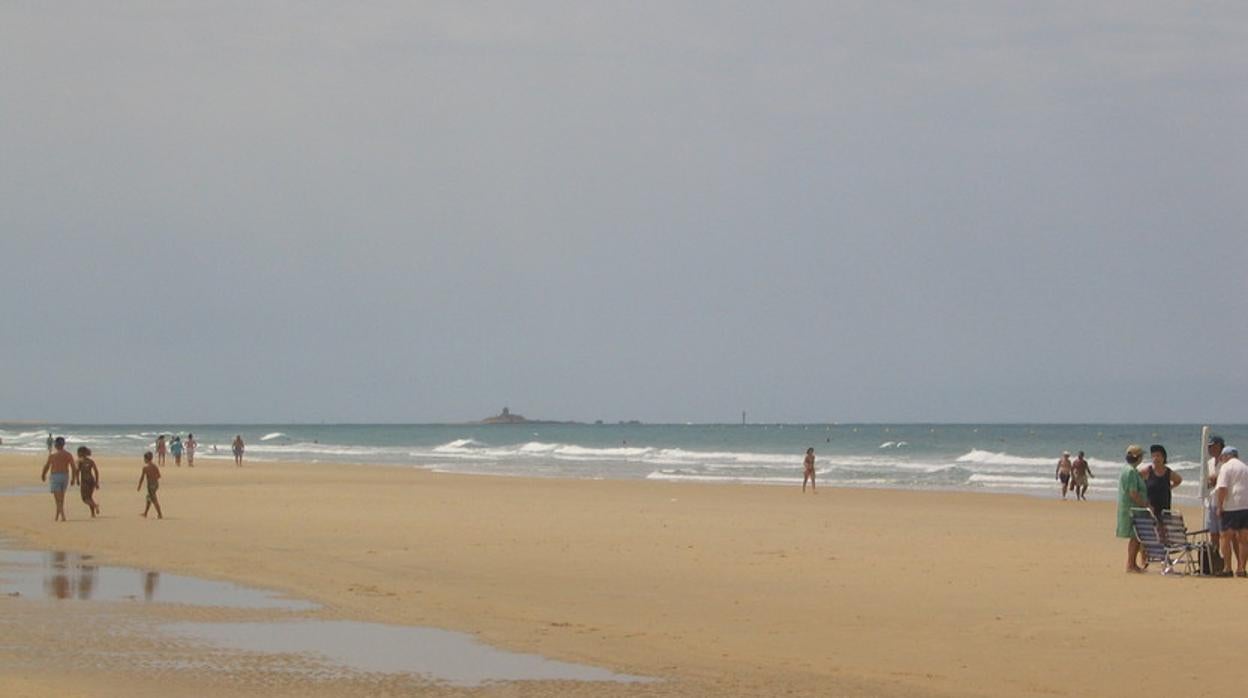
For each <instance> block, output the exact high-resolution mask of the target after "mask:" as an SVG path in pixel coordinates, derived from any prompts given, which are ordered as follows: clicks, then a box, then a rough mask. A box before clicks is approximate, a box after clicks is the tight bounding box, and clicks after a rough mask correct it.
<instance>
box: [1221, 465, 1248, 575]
mask: <svg viewBox="0 0 1248 698" xmlns="http://www.w3.org/2000/svg"><path fill="white" fill-rule="evenodd" d="M1221 460H1222V467H1221V468H1220V469H1219V470H1218V486H1217V487H1216V488H1215V489H1214V500H1215V501H1216V502H1217V510H1218V515H1219V518H1220V519H1221V521H1222V559H1223V560H1224V561H1225V564H1227V565H1229V564H1230V562H1231V553H1232V552H1233V553H1234V554H1235V576H1236V577H1248V571H1245V569H1244V567H1245V565H1244V563H1245V560H1244V553H1248V464H1246V463H1244V462H1243V461H1242V460H1240V459H1239V449H1236V448H1235V447H1233V446H1227V447H1225V448H1223V449H1222V456H1221ZM1230 574H1231V573H1230V571H1229V570H1227V571H1224V572H1223V573H1222V576H1224V577H1229V576H1230Z"/></svg>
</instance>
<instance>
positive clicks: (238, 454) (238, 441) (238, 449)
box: [233, 434, 246, 467]
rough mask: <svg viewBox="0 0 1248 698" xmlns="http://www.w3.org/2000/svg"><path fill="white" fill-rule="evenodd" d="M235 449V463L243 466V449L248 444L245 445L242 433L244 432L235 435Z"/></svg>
mask: <svg viewBox="0 0 1248 698" xmlns="http://www.w3.org/2000/svg"><path fill="white" fill-rule="evenodd" d="M233 449H234V465H237V466H239V467H242V465H243V451H244V450H245V449H246V446H244V445H243V435H242V434H236V435H235V436H234V445H233Z"/></svg>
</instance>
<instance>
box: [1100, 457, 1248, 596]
mask: <svg viewBox="0 0 1248 698" xmlns="http://www.w3.org/2000/svg"><path fill="white" fill-rule="evenodd" d="M1149 454H1150V455H1151V461H1152V462H1151V463H1143V462H1142V461H1143V460H1144V448H1143V447H1141V446H1138V445H1136V444H1132V445H1130V446H1128V447H1127V450H1126V453H1125V454H1124V456H1123V459H1124V461H1125V465H1124V466H1123V468H1122V472H1121V473H1120V474H1119V476H1118V527H1117V535H1118V537H1119V538H1126V539H1127V565H1126V569H1127V571H1128V572H1143V571H1144V568H1145V567H1146V566H1147V565H1148V560H1147V555H1146V553H1145V551H1144V550H1142V549H1141V545H1140V541H1139V538H1138V536H1137V535H1136V531H1135V524H1134V521H1133V520H1132V516H1131V510H1132V509H1133V508H1139V509H1147V510H1149V512H1151V513H1152V515H1153V517H1154V518H1155V519H1157V520H1158V521H1162V516H1163V514H1162V512H1165V511H1167V510H1169V509H1170V508H1171V491H1172V490H1173V489H1174V488H1176V487H1178V486H1179V485H1180V484H1181V483H1182V482H1183V477H1182V476H1181V475H1179V474H1178V473H1177V472H1175V471H1174V469H1172V468H1170V467H1169V465H1168V463H1167V453H1166V448H1165V446H1162V445H1161V444H1153V445H1152V446H1150V447H1149ZM1205 454H1206V455H1207V456H1208V460H1207V461H1205V463H1204V468H1203V472H1202V476H1203V478H1204V484H1205V486H1206V492H1207V494H1206V495H1205V497H1204V501H1203V502H1202V504H1203V505H1204V510H1205V529H1206V530H1207V531H1208V532H1209V539H1210V542H1211V543H1212V545H1213V548H1214V549H1215V550H1217V551H1218V552H1220V554H1221V557H1222V562H1223V569H1222V570H1221V571H1218V572H1216V574H1218V576H1223V577H1230V576H1235V577H1248V570H1246V569H1245V567H1246V564H1248V464H1245V463H1244V462H1243V461H1242V460H1240V459H1239V449H1237V448H1235V447H1234V446H1227V445H1226V440H1225V439H1223V438H1222V437H1221V436H1217V435H1213V436H1210V437H1209V440H1208V442H1206V444H1205ZM1160 532H1161V535H1162V536H1163V537H1164V535H1165V530H1164V528H1163V529H1160ZM1232 560H1234V563H1235V570H1234V571H1231V562H1232Z"/></svg>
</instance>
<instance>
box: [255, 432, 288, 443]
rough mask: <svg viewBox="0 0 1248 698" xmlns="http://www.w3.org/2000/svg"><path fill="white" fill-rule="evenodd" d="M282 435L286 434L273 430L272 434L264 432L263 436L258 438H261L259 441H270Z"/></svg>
mask: <svg viewBox="0 0 1248 698" xmlns="http://www.w3.org/2000/svg"><path fill="white" fill-rule="evenodd" d="M283 436H286V435H285V434H283V433H282V432H280V431H275V432H273V433H272V434H265V435H264V436H261V437H260V440H261V441H272V440H273V439H280V438H282V437H283Z"/></svg>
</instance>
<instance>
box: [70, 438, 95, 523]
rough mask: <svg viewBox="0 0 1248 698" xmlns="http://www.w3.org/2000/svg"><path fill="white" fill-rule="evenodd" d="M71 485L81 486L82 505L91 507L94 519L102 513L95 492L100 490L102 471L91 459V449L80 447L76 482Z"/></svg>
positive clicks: (75, 475) (75, 470)
mask: <svg viewBox="0 0 1248 698" xmlns="http://www.w3.org/2000/svg"><path fill="white" fill-rule="evenodd" d="M70 484H71V485H72V484H77V485H78V486H79V490H78V494H80V495H81V496H82V503H83V504H86V505H87V506H88V507H91V518H93V519H94V518H95V517H96V515H97V514H99V513H100V505H99V504H96V503H95V491H96V490H98V489H100V469H99V468H97V467H96V465H95V460H93V459H92V458H91V449H89V448H87V447H86V446H79V447H78V465H77V467H76V468H75V469H74V481H73V482H71V483H70Z"/></svg>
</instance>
